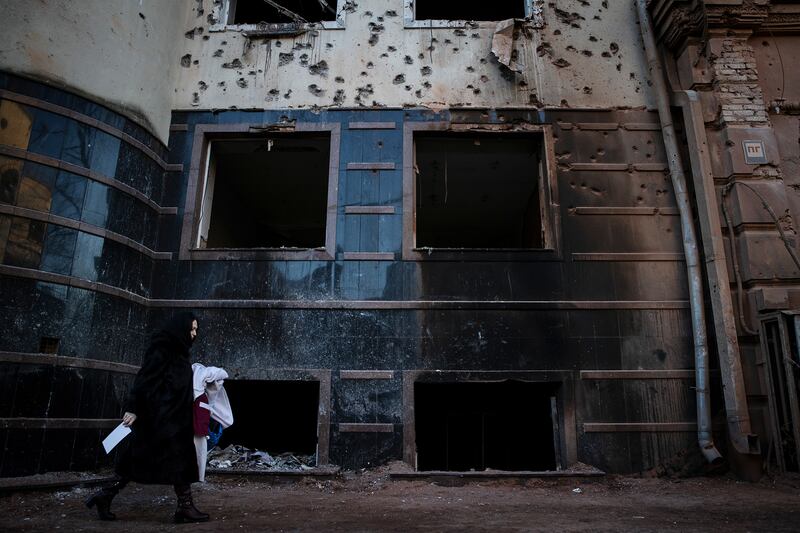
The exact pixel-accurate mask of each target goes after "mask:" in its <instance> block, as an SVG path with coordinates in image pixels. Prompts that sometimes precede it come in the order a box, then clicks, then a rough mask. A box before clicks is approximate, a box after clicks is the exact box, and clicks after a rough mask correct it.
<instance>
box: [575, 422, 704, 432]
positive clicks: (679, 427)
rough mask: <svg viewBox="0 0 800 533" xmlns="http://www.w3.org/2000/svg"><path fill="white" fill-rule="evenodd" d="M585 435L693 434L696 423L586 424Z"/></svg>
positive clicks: (695, 429) (584, 427) (584, 425)
mask: <svg viewBox="0 0 800 533" xmlns="http://www.w3.org/2000/svg"><path fill="white" fill-rule="evenodd" d="M583 431H584V432H585V433H693V432H695V431H697V423H696V422H585V423H584V424H583Z"/></svg>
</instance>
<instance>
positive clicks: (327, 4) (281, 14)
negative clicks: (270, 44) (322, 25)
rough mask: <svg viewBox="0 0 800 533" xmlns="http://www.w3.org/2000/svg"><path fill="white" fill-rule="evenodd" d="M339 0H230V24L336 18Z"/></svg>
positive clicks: (302, 21)
mask: <svg viewBox="0 0 800 533" xmlns="http://www.w3.org/2000/svg"><path fill="white" fill-rule="evenodd" d="M336 3H337V0H271V1H270V2H265V1H264V0H229V5H228V23H229V24H259V23H271V24H292V23H295V24H296V23H300V24H302V23H305V22H329V21H330V22H332V21H335V20H336V12H337V8H336Z"/></svg>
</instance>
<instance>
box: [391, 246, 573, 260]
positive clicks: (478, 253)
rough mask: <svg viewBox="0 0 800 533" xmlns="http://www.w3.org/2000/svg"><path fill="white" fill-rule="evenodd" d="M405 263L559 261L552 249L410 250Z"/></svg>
mask: <svg viewBox="0 0 800 533" xmlns="http://www.w3.org/2000/svg"><path fill="white" fill-rule="evenodd" d="M403 259H404V260H406V261H509V262H519V261H561V260H562V257H561V255H560V254H559V253H558V251H557V250H555V249H552V248H411V249H407V250H404V251H403Z"/></svg>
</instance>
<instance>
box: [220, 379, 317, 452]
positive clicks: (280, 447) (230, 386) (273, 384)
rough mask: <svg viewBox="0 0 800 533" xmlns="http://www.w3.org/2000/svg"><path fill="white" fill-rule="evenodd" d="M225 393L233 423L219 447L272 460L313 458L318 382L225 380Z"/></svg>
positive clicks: (223, 434) (315, 449)
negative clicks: (247, 450) (237, 447)
mask: <svg viewBox="0 0 800 533" xmlns="http://www.w3.org/2000/svg"><path fill="white" fill-rule="evenodd" d="M225 390H226V391H227V393H228V399H229V400H230V402H231V410H232V411H233V416H234V423H233V425H232V426H231V427H229V428H228V429H225V430H224V431H223V432H222V436H221V437H220V440H219V444H218V446H219V447H221V448H225V447H227V446H229V445H231V444H237V445H240V446H245V447H247V448H250V449H251V450H260V451H265V452H267V453H269V454H270V455H272V456H273V457H275V456H277V455H280V454H283V453H287V452H288V453H292V454H294V455H302V456H309V455H310V456H315V455H316V453H317V413H318V411H319V382H318V381H263V380H252V381H251V380H228V381H226V382H225Z"/></svg>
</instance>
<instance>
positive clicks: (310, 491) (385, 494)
mask: <svg viewBox="0 0 800 533" xmlns="http://www.w3.org/2000/svg"><path fill="white" fill-rule="evenodd" d="M93 490H94V489H89V488H76V489H73V490H69V491H60V492H28V493H15V494H11V495H6V496H2V497H0V531H47V530H67V531H126V532H127V531H133V532H144V531H172V530H187V531H188V530H191V531H412V530H413V531H492V532H496V531H577V530H582V531H586V530H589V531H623V530H625V531H631V530H633V531H664V530H670V531H770V532H772V531H775V532H777V531H800V476H788V477H781V478H773V479H765V480H762V481H761V482H759V483H746V482H739V481H736V480H735V479H733V478H731V477H716V478H692V479H679V480H676V479H658V478H632V477H612V476H608V477H605V478H602V479H583V480H580V479H560V480H539V479H535V480H527V481H515V480H503V481H480V482H475V481H472V482H469V483H466V484H463V485H461V486H442V485H438V484H434V483H431V482H430V481H428V480H426V481H422V480H415V481H392V480H390V479H389V477H388V469H379V470H375V471H367V472H363V473H358V474H356V473H345V474H343V475H342V476H340V478H338V479H336V480H333V481H316V480H313V479H309V478H306V479H304V480H301V481H294V482H291V483H282V484H268V483H266V482H263V481H257V480H253V479H245V478H231V477H221V476H216V477H212V478H210V480H209V482H208V483H206V484H202V485H195V500H196V503H197V505H198V507H199V508H201V509H202V510H204V511H206V512H208V513H210V514H211V515H212V520H211V522H209V523H206V524H198V525H190V526H186V525H183V526H179V525H174V524H172V523H171V519H172V513H173V511H174V505H175V504H174V496H173V495H172V494H171V489H170V488H169V487H159V486H143V485H131V486H129V487H128V488H127V489H126V490H125V491H124V492H123V493H121V494H120V495H119V496H118V497H117V499H116V500H115V501H114V506H113V510H114V511H115V512H116V513H117V515H118V517H119V519H118V520H117V521H116V522H100V521H99V520H98V519H97V517H96V515H95V514H94V512H93V511H91V512H90V511H89V510H88V509H86V507H84V504H83V500H84V498H86V496H87V495H88V494H90V493H91V492H92V491H93Z"/></svg>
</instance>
